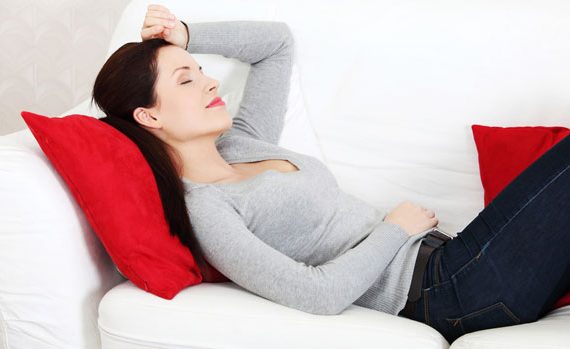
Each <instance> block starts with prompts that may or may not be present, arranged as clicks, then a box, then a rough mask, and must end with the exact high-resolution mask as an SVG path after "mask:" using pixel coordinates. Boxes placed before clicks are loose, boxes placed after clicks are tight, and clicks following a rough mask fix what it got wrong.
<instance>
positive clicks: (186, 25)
mask: <svg viewBox="0 0 570 349" xmlns="http://www.w3.org/2000/svg"><path fill="white" fill-rule="evenodd" d="M180 22H181V23H182V24H184V27H185V28H186V37H187V38H188V41H186V47H185V48H184V49H185V50H186V51H188V44H189V43H190V30H189V29H188V24H186V23H184V21H183V20H180Z"/></svg>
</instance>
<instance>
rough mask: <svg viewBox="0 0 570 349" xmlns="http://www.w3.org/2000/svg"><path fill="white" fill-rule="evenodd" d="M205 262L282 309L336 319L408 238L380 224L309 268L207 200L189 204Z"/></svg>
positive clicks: (213, 200) (216, 202)
mask: <svg viewBox="0 0 570 349" xmlns="http://www.w3.org/2000/svg"><path fill="white" fill-rule="evenodd" d="M188 210H189V214H190V221H191V223H192V227H193V230H194V234H196V239H197V240H198V243H199V244H200V247H201V249H202V251H203V254H204V258H205V259H206V260H207V261H208V263H210V265H212V266H213V267H214V268H216V269H217V270H218V271H219V272H220V273H222V274H223V275H224V276H226V277H227V278H228V279H230V280H231V281H233V282H234V283H236V284H238V285H239V286H241V287H243V288H245V289H246V290H249V291H250V292H253V293H255V294H257V295H259V296H261V297H263V298H266V299H269V300H271V301H273V302H276V303H279V304H281V305H284V306H287V307H291V308H295V309H298V310H301V311H304V312H308V313H312V314H318V315H336V314H339V313H341V312H342V311H343V310H344V309H345V308H347V307H348V306H349V305H351V304H352V303H354V302H355V301H356V300H357V299H358V298H359V297H360V296H361V295H362V294H364V292H366V290H368V289H369V288H370V287H371V286H372V285H373V283H374V281H375V280H376V279H377V278H378V277H379V276H380V275H381V273H382V271H384V270H385V269H386V267H387V266H388V264H389V263H390V261H391V260H392V259H393V257H394V256H395V255H396V252H397V251H398V250H399V249H400V247H402V245H404V243H405V242H406V241H407V240H408V239H409V236H408V234H407V233H406V232H405V231H404V230H402V228H401V227H400V226H398V225H396V224H392V223H389V222H380V223H379V224H378V225H377V226H376V227H375V228H374V229H373V230H372V232H371V233H370V234H369V235H368V236H367V237H366V238H364V239H363V240H361V241H360V242H359V243H358V244H357V245H356V246H354V247H352V248H351V249H349V250H347V251H346V252H345V253H343V254H341V255H340V256H338V257H336V258H334V259H332V260H330V261H327V262H326V263H323V264H321V265H317V266H312V265H306V264H305V263H303V262H297V261H295V260H294V259H292V258H290V257H289V256H287V255H285V254H283V253H281V252H279V251H277V250H276V249H274V248H272V247H271V246H269V245H267V244H266V243H265V242H263V241H262V240H260V239H259V238H257V237H256V236H255V235H254V234H253V233H252V232H251V231H250V230H249V229H248V228H247V227H246V225H245V223H244V221H243V219H242V218H241V216H240V215H239V214H238V211H236V209H234V208H233V207H232V206H231V205H230V204H229V203H226V202H225V201H223V200H222V199H221V198H215V197H212V196H210V197H208V199H207V200H200V202H199V203H196V204H189V205H188Z"/></svg>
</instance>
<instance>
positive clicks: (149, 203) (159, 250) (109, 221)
mask: <svg viewBox="0 0 570 349" xmlns="http://www.w3.org/2000/svg"><path fill="white" fill-rule="evenodd" d="M21 115H22V118H23V119H24V121H25V122H26V124H27V125H28V127H29V129H30V131H31V132H32V134H33V135H34V137H35V138H36V140H37V142H38V144H39V145H40V147H41V149H42V150H43V152H44V153H45V155H46V156H47V158H48V159H49V160H50V161H51V163H52V165H53V166H54V167H55V169H56V170H57V171H58V173H59V174H60V175H61V177H62V178H63V180H64V181H65V182H66V183H67V186H68V188H69V189H70V191H71V193H72V194H73V196H74V197H75V199H76V200H77V202H78V204H79V206H80V207H81V209H82V210H83V212H84V214H85V216H86V217H87V220H88V221H89V223H90V225H91V227H92V228H93V230H94V231H95V234H96V235H97V236H98V237H99V239H100V241H101V242H102V244H103V246H104V247H105V249H106V251H107V253H108V254H109V256H110V257H111V259H112V260H113V262H114V263H115V265H116V266H117V268H118V269H119V270H120V271H121V273H122V274H123V275H124V276H125V277H126V278H128V279H129V280H131V281H132V282H133V283H134V284H135V285H136V286H137V287H139V288H141V289H143V290H145V291H148V292H150V293H152V294H154V295H156V296H159V297H162V298H165V299H172V298H173V297H174V296H175V295H176V294H177V293H178V292H180V291H181V290H182V289H184V288H185V287H187V286H191V285H195V284H198V283H200V282H202V281H203V280H202V275H201V273H200V269H199V267H198V265H197V263H196V262H195V260H194V258H193V256H192V254H191V252H190V250H189V249H188V248H187V247H186V246H184V245H183V244H182V243H181V242H180V240H179V239H178V237H176V236H172V235H171V234H170V232H169V228H168V224H167V222H166V218H165V216H164V211H163V209H162V203H161V200H160V195H159V192H158V187H157V185H156V182H155V179H154V174H153V172H152V170H151V168H150V166H149V165H148V163H147V162H146V159H145V158H144V156H143V155H142V153H141V152H140V150H139V148H138V147H137V146H136V144H135V143H134V142H132V141H131V140H130V139H129V138H128V137H127V136H125V135H124V134H122V133H121V132H120V131H118V130H116V129H115V128H113V127H112V126H110V125H108V124H106V123H104V122H102V121H100V120H98V119H96V118H94V117H89V116H84V115H77V114H75V115H70V116H65V117H62V118H57V117H56V118H50V117H46V116H42V115H38V114H34V113H30V112H26V111H22V112H21ZM214 274H215V273H214ZM220 275H221V274H219V272H218V276H220ZM222 276H223V275H222ZM223 279H225V278H222V280H221V281H225V280H223ZM204 281H205V280H204Z"/></svg>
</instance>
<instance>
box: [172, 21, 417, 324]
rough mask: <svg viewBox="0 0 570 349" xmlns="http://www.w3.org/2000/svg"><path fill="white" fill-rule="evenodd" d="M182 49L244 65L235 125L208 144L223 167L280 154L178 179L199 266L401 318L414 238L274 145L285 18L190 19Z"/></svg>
mask: <svg viewBox="0 0 570 349" xmlns="http://www.w3.org/2000/svg"><path fill="white" fill-rule="evenodd" d="M188 27H189V30H190V35H191V36H190V38H191V39H190V45H189V46H188V51H189V52H190V53H200V54H203V53H207V54H219V55H223V56H225V57H228V58H236V59H239V60H240V61H243V62H247V63H250V64H251V69H250V72H249V76H248V78H247V81H246V85H245V89H244V94H243V98H242V101H241V104H240V107H239V110H238V113H237V114H236V116H235V117H234V119H233V126H232V128H231V129H230V130H228V131H226V132H225V133H224V134H222V135H221V136H220V137H218V138H217V140H216V147H217V148H218V150H219V152H220V154H221V155H222V157H223V158H224V159H225V160H226V161H227V162H228V163H230V164H232V163H240V162H254V161H260V160H266V159H283V160H288V161H289V162H290V163H291V164H293V165H295V166H296V167H297V168H298V169H299V171H294V172H286V173H283V172H280V171H275V170H267V171H265V172H263V173H261V174H258V175H256V176H254V177H251V178H249V179H247V180H244V181H241V182H237V183H212V184H206V183H196V182H192V181H190V180H189V179H188V178H186V177H181V179H182V181H183V183H184V186H185V188H186V197H185V198H186V204H187V207H188V214H189V217H190V221H191V224H192V227H193V229H194V233H195V234H196V237H197V240H198V242H199V243H200V246H201V247H202V249H203V251H204V255H205V258H206V260H207V261H208V263H210V264H211V265H212V266H213V267H215V268H216V269H217V270H218V271H220V272H221V273H222V274H224V275H225V276H226V277H227V278H228V279H230V280H232V281H233V282H234V283H236V284H237V285H239V286H241V287H243V288H245V289H246V290H248V291H250V292H253V293H255V294H257V295H259V296H261V297H263V298H266V299H269V300H271V301H274V302H276V303H279V304H282V305H284V306H287V307H291V308H295V309H298V310H302V311H304V312H308V313H313V314H322V315H333V314H339V313H341V312H342V311H343V310H344V309H345V308H347V307H348V306H349V305H350V304H356V305H360V306H363V307H367V308H371V309H376V310H379V311H382V312H386V313H389V314H394V315H396V314H398V312H399V311H400V310H401V309H403V308H404V305H405V303H406V298H407V294H408V290H409V287H410V283H411V277H412V271H413V267H414V263H415V260H416V255H417V252H418V249H419V246H420V242H421V238H422V237H423V236H425V234H418V235H414V236H412V237H410V236H409V235H408V234H407V233H406V232H405V231H404V230H403V229H402V228H401V227H400V226H399V225H396V224H392V223H389V222H385V221H383V218H384V216H385V214H386V213H385V212H381V211H379V210H378V209H376V208H375V207H373V206H372V205H370V204H368V203H367V202H365V201H363V200H362V199H359V198H357V197H355V196H354V195H350V194H348V193H345V192H343V191H342V190H341V189H340V188H339V186H338V183H337V181H336V179H335V178H334V176H333V175H332V173H331V172H330V171H329V169H328V168H327V167H326V165H325V164H324V163H323V162H321V161H320V160H318V159H317V158H315V157H313V156H308V155H305V154H301V153H297V152H294V151H290V150H288V149H285V148H283V147H280V146H278V145H277V143H278V141H279V137H280V135H281V131H282V129H283V124H284V116H285V112H286V110H287V98H288V93H289V88H290V77H291V70H292V62H293V57H294V40H293V35H292V33H291V31H290V29H289V27H288V26H287V25H286V24H285V23H283V22H269V21H227V22H202V23H188Z"/></svg>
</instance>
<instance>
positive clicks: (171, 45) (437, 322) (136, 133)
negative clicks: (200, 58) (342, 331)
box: [93, 5, 570, 343]
mask: <svg viewBox="0 0 570 349" xmlns="http://www.w3.org/2000/svg"><path fill="white" fill-rule="evenodd" d="M141 37H142V42H132V43H127V44H125V45H123V46H122V47H120V48H119V49H118V50H117V51H116V52H114V53H113V55H112V56H111V57H110V58H109V59H108V60H107V62H106V63H105V64H104V66H103V67H102V69H101V71H100V72H99V74H98V76H97V79H96V81H95V85H94V88H93V99H94V101H95V102H96V104H97V105H98V107H99V108H100V109H101V110H102V111H103V112H105V114H106V117H105V118H102V119H100V120H102V121H104V122H106V123H108V124H110V125H111V126H113V127H115V128H117V129H118V130H119V131H121V132H123V133H124V134H126V135H127V136H128V137H129V138H131V139H132V140H133V141H134V142H135V143H137V145H138V146H139V148H140V149H141V151H143V154H144V155H145V158H146V159H147V161H148V162H149V164H150V165H151V168H152V169H153V173H154V175H155V177H156V182H157V185H158V188H159V192H160V194H161V199H162V202H163V207H164V211H165V212H164V213H165V216H166V218H167V222H168V223H169V226H170V228H171V231H173V232H176V234H177V235H178V237H179V238H180V241H181V242H182V243H184V244H185V245H186V246H187V247H188V248H189V249H190V250H191V251H192V253H193V256H194V257H195V259H196V260H197V262H198V264H199V265H200V266H201V267H202V268H201V269H202V270H206V268H204V266H205V261H207V262H208V263H209V264H211V265H212V266H213V267H214V268H216V269H217V270H218V271H220V272H221V273H222V274H223V275H224V276H226V277H227V278H229V279H230V280H231V281H233V282H235V283H236V284H238V285H240V286H242V287H244V288H245V289H247V290H249V291H251V292H254V293H255V294H257V295H259V296H262V297H264V298H267V299H269V300H272V301H274V302H277V303H279V304H282V305H285V306H288V307H291V308H295V309H298V310H302V311H305V312H309V313H313V314H323V315H326V314H339V313H341V312H342V311H343V310H344V309H345V308H347V307H348V306H349V305H351V304H356V305H359V306H363V307H367V308H370V309H375V310H378V311H382V312H385V313H389V314H393V315H401V316H405V317H407V318H410V319H413V320H417V321H421V322H423V323H426V324H428V325H429V326H432V327H433V328H435V329H436V330H438V331H439V332H441V333H442V334H443V335H444V336H445V337H446V339H447V340H448V341H449V342H450V343H451V342H453V340H455V339H456V338H458V337H459V336H461V335H463V334H465V333H468V332H473V331H476V330H481V329H486V328H494V327H502V326H510V325H515V324H520V323H527V322H533V321H536V320H537V319H539V318H540V317H542V316H544V315H545V314H546V313H547V312H548V311H549V310H550V309H551V307H552V305H553V304H554V303H555V302H556V301H557V300H558V299H559V298H560V297H561V296H562V295H564V293H565V292H567V291H568V289H569V288H570V253H568V251H570V234H569V231H568V226H570V215H569V214H568V212H570V171H568V167H569V163H570V139H569V138H568V137H566V138H565V139H563V140H562V141H560V142H559V143H558V144H556V145H555V146H554V147H553V148H551V149H550V150H549V151H548V152H546V153H545V154H543V155H542V157H540V158H539V159H538V160H536V161H535V163H533V164H532V165H531V166H530V167H529V168H527V169H526V170H525V171H524V172H523V173H521V174H520V175H519V176H518V177H517V178H516V179H515V180H514V181H513V182H512V183H511V184H510V185H508V186H507V187H506V188H505V189H504V190H503V191H502V192H501V193H500V194H499V195H498V196H497V197H496V198H495V199H494V200H493V202H492V203H491V204H490V205H488V206H487V207H486V208H485V209H484V210H483V211H481V212H480V213H479V214H478V215H477V217H475V218H474V219H473V220H472V221H471V223H469V224H468V225H467V227H465V229H463V231H461V232H459V233H458V234H457V236H456V237H455V238H450V237H449V236H446V235H445V234H441V233H440V232H438V231H437V230H434V229H432V228H436V226H437V224H438V218H437V217H436V215H435V213H434V212H433V211H432V210H430V209H427V208H424V207H421V206H419V205H417V204H415V203H412V202H409V201H404V202H402V203H400V204H399V205H398V206H396V207H395V208H394V209H393V210H391V211H390V212H387V213H383V212H379V210H377V209H376V208H374V207H372V206H371V205H369V204H367V203H366V202H364V201H363V200H360V199H358V198H356V197H354V196H352V195H349V194H347V193H345V192H343V191H342V190H341V189H339V187H338V185H337V182H336V180H335V178H334V177H333V175H332V173H331V172H330V171H329V170H328V168H327V167H326V166H325V165H324V164H323V163H322V162H321V161H319V160H318V159H316V158H315V157H311V156H308V155H304V154H301V153H297V152H293V151H290V150H287V149H285V148H282V147H280V146H278V145H277V143H278V140H279V137H280V135H281V131H282V129H283V125H284V116H285V112H286V107H287V99H288V94H289V88H290V82H289V81H290V77H291V71H292V64H293V53H294V48H295V41H294V38H293V35H292V33H291V31H290V29H289V27H288V26H287V24H285V23H283V22H270V21H228V22H203V23H185V22H182V21H180V20H178V19H176V17H175V16H174V15H173V14H172V13H170V11H169V10H168V9H167V8H165V7H163V6H160V5H150V6H149V7H148V11H147V13H146V16H145V18H144V24H143V27H142V30H141ZM191 53H193V54H218V55H223V56H225V57H228V58H236V59H239V60H240V61H243V62H247V63H250V64H251V70H250V73H249V76H248V78H247V83H246V86H245V90H244V93H243V99H242V101H241V104H240V107H239V111H238V113H237V115H236V116H235V117H234V118H233V119H232V117H231V115H230V114H229V112H228V110H227V109H226V106H225V104H224V102H223V100H221V98H220V96H219V82H218V81H217V80H215V79H214V78H212V77H210V76H208V75H207V74H206V73H205V72H204V71H203V69H202V67H201V66H200V64H199V63H198V62H197V61H196V60H195V59H194V57H193V56H192V55H191ZM143 140H144V143H145V147H144V149H143V147H142V145H141V142H143ZM545 235H547V236H548V237H549V238H548V239H536V236H545ZM528 275H540V276H541V277H540V278H539V277H534V278H529V277H528ZM204 280H208V275H204ZM428 299H429V302H428V301H427V300H428Z"/></svg>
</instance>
